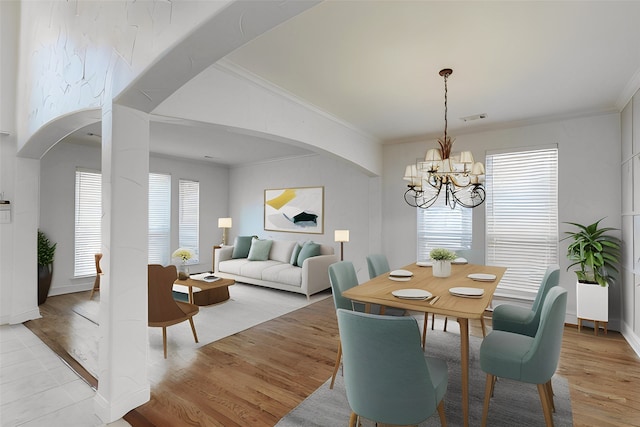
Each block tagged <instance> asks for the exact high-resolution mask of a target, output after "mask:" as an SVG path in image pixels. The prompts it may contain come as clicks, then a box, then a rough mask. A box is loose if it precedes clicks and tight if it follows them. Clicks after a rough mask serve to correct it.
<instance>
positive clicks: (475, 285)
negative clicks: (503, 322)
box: [342, 263, 506, 427]
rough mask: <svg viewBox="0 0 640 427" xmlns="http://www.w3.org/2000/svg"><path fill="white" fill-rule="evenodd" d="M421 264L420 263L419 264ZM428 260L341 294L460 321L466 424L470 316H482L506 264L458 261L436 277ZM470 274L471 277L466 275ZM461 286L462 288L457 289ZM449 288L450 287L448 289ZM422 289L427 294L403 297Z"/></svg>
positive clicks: (367, 307)
mask: <svg viewBox="0 0 640 427" xmlns="http://www.w3.org/2000/svg"><path fill="white" fill-rule="evenodd" d="M419 264H420V265H419ZM429 264H430V263H413V264H409V265H407V266H405V267H402V268H401V269H400V270H399V271H392V272H389V273H385V274H382V275H380V276H377V277H375V278H373V279H371V280H369V281H367V282H364V283H362V284H360V285H358V286H355V287H353V288H351V289H348V290H346V291H344V292H343V293H342V296H344V297H345V298H349V299H350V300H352V301H358V302H360V303H364V305H365V311H366V312H370V310H371V304H377V305H380V306H382V307H395V308H401V309H405V310H412V311H418V312H424V313H425V316H426V315H427V313H435V314H440V315H443V316H447V317H454V318H456V319H457V321H458V323H459V325H460V364H461V373H462V379H461V383H462V415H463V420H464V426H465V427H467V426H468V425H469V320H471V319H478V320H480V319H482V318H483V316H484V313H485V310H486V309H487V307H489V305H490V303H491V300H492V298H493V294H494V292H495V290H496V287H497V286H498V283H499V282H500V279H501V278H502V276H503V275H504V273H505V271H506V268H504V267H496V266H487V265H477V264H468V263H460V264H453V265H452V266H451V275H450V276H448V277H435V276H434V275H433V269H432V268H431V267H430V266H429ZM470 275H471V277H469V276H470ZM460 288H462V289H460ZM450 290H451V291H450ZM421 291H422V293H423V294H424V291H426V292H428V293H429V294H431V297H430V298H425V299H419V298H416V297H414V298H406V297H397V296H395V295H394V294H397V295H401V296H403V295H405V294H406V296H411V295H415V294H419V293H420V292H421Z"/></svg>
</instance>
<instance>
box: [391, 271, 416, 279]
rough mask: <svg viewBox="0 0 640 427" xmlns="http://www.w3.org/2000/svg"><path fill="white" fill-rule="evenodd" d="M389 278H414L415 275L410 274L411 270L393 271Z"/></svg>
mask: <svg viewBox="0 0 640 427" xmlns="http://www.w3.org/2000/svg"><path fill="white" fill-rule="evenodd" d="M389 276H393V277H411V276H413V273H412V272H410V271H409V270H393V271H392V272H390V273H389Z"/></svg>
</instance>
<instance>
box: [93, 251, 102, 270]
mask: <svg viewBox="0 0 640 427" xmlns="http://www.w3.org/2000/svg"><path fill="white" fill-rule="evenodd" d="M94 257H95V259H96V274H102V268H100V260H101V259H102V254H95V256H94Z"/></svg>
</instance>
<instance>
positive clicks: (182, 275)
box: [171, 248, 193, 280]
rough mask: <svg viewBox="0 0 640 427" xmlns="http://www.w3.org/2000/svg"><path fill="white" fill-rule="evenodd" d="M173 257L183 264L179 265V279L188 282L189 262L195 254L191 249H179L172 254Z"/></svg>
mask: <svg viewBox="0 0 640 427" xmlns="http://www.w3.org/2000/svg"><path fill="white" fill-rule="evenodd" d="M171 256H172V257H173V258H177V259H179V260H180V261H181V264H180V265H178V279H180V280H187V279H188V278H189V267H188V266H187V261H189V260H190V259H191V258H192V257H193V252H192V251H191V249H186V248H178V249H176V250H175V251H174V252H173V253H172V254H171Z"/></svg>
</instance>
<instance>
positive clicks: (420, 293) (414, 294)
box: [391, 289, 432, 299]
mask: <svg viewBox="0 0 640 427" xmlns="http://www.w3.org/2000/svg"><path fill="white" fill-rule="evenodd" d="M391 295H393V296H394V297H397V298H403V299H427V298H429V297H431V296H432V295H431V292H429V291H425V290H424V289H397V290H395V291H392V292H391Z"/></svg>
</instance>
